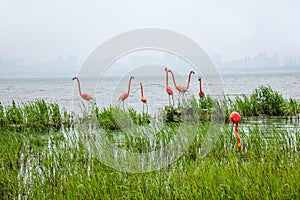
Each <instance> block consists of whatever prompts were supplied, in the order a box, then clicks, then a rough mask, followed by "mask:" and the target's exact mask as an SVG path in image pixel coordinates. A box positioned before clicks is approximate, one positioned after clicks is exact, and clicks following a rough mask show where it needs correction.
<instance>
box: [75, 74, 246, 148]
mask: <svg viewBox="0 0 300 200" xmlns="http://www.w3.org/2000/svg"><path fill="white" fill-rule="evenodd" d="M165 72H166V92H167V94H168V96H169V106H171V105H174V91H173V89H172V88H171V87H170V86H169V80H168V73H170V74H171V76H172V79H173V83H174V86H175V88H176V90H177V91H178V92H179V95H178V96H179V97H180V96H182V99H183V97H185V99H186V100H187V97H186V95H185V94H186V93H187V92H188V89H189V86H190V81H191V76H192V74H195V72H194V71H192V70H191V71H190V73H189V76H188V80H187V86H183V85H177V84H176V80H175V77H174V74H173V72H172V70H171V69H168V68H165ZM75 79H76V80H77V83H78V91H79V95H80V97H81V98H83V99H84V100H86V101H90V100H91V99H93V97H92V96H91V95H89V94H86V93H82V92H81V87H80V81H79V78H78V77H77V76H75V77H74V78H73V80H75ZM133 79H134V76H131V77H130V78H129V82H128V89H127V93H123V94H121V95H120V97H119V106H120V103H123V109H124V101H125V100H126V99H127V98H128V96H129V93H130V86H131V81H132V80H133ZM198 81H199V89H200V91H199V97H200V98H202V97H204V91H203V90H202V78H201V77H200V76H199V78H198ZM140 90H141V102H142V103H143V113H144V107H145V105H146V110H147V111H146V112H147V113H148V104H147V98H146V97H145V95H144V90H143V84H142V83H140ZM171 97H172V104H171ZM240 119H241V116H240V114H239V113H238V112H232V113H231V114H230V116H229V120H230V121H231V122H232V123H233V125H235V129H234V131H235V135H236V137H237V148H238V149H241V148H242V145H241V138H240V136H239V134H238V123H239V121H240Z"/></svg>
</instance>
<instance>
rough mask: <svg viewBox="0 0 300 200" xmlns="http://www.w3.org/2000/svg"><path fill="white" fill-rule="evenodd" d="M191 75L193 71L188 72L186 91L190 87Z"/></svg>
mask: <svg viewBox="0 0 300 200" xmlns="http://www.w3.org/2000/svg"><path fill="white" fill-rule="evenodd" d="M192 73H193V71H190V74H189V78H188V84H187V86H186V89H189V87H190V82H191V76H192Z"/></svg>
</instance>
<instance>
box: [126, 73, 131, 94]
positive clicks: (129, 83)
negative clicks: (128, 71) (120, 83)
mask: <svg viewBox="0 0 300 200" xmlns="http://www.w3.org/2000/svg"><path fill="white" fill-rule="evenodd" d="M131 80H132V77H130V79H129V82H128V92H127V94H128V95H129V92H130V85H131Z"/></svg>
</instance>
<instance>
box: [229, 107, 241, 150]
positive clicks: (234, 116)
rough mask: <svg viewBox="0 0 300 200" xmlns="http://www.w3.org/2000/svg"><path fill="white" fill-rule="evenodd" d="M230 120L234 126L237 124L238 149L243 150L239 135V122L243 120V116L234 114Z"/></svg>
mask: <svg viewBox="0 0 300 200" xmlns="http://www.w3.org/2000/svg"><path fill="white" fill-rule="evenodd" d="M229 120H230V121H232V122H233V124H235V135H236V137H237V148H238V149H241V148H242V145H241V138H240V136H239V133H238V124H239V121H240V120H241V116H240V114H239V113H238V112H232V113H231V114H230V116H229Z"/></svg>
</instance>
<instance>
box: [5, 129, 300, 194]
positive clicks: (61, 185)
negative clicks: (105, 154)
mask: <svg viewBox="0 0 300 200" xmlns="http://www.w3.org/2000/svg"><path fill="white" fill-rule="evenodd" d="M207 128H208V124H202V125H199V127H198V134H197V135H196V136H195V138H196V139H195V141H194V143H193V144H192V145H191V146H190V148H189V150H188V151H187V152H186V153H184V155H183V156H182V157H180V159H179V160H178V161H177V162H175V163H174V164H172V165H170V166H168V167H167V168H164V169H161V170H159V171H154V172H149V173H140V174H134V173H126V172H120V171H117V170H114V169H112V168H110V167H108V166H105V165H103V164H102V163H100V162H99V161H98V160H97V159H96V158H93V157H90V155H89V152H88V151H87V149H86V148H85V146H83V145H82V144H81V143H80V142H79V143H78V141H77V140H76V138H73V136H72V134H70V132H65V133H62V132H51V133H50V136H48V137H45V136H43V135H40V134H37V133H28V132H23V133H17V132H10V133H1V135H0V141H1V151H0V158H1V160H0V163H1V167H0V177H1V181H0V184H1V187H0V188H1V189H0V194H1V196H2V197H3V198H16V197H17V196H18V195H21V196H23V197H27V198H30V199H32V198H33V199H41V198H47V199H49V198H79V199H85V198H96V199H99V198H108V199H120V198H122V199H123V198H135V199H136V198H138V199H140V198H146V199H161V198H163V199H178V198H180V199H182V198H197V199H199V198H201V199H202V198H213V199H220V198H226V199H227V198H234V199H241V198H243V199H244V198H246V199H266V198H267V199H268V198H269V199H271V198H272V199H273V198H275V199H298V198H299V196H300V184H299V180H298V178H297V177H300V168H299V164H300V161H299V150H300V140H299V139H300V133H299V131H298V129H297V127H295V134H296V135H295V136H296V137H295V138H296V139H294V137H292V136H288V135H287V133H286V132H284V131H280V130H277V129H276V128H274V126H272V125H266V127H264V128H263V129H261V128H260V127H258V126H254V127H249V134H246V133H245V132H244V131H243V130H241V131H240V132H241V137H242V142H243V146H244V147H245V149H244V150H242V151H238V150H236V149H235V148H232V147H231V145H230V144H229V142H228V141H230V127H229V126H224V130H223V131H222V134H221V136H220V138H218V139H217V143H216V147H215V149H214V150H213V151H211V152H210V153H209V154H208V155H207V156H206V157H203V158H202V157H201V156H200V155H199V153H198V152H199V148H200V141H201V140H202V138H203V137H204V136H205V134H206V133H207ZM245 128H246V127H245ZM173 129H176V127H173ZM169 131H170V132H173V131H174V130H171V129H170V130H169ZM233 143H234V142H233ZM127 145H131V146H132V148H133V147H136V148H138V147H139V146H140V143H135V142H131V141H128V144H127ZM142 146H144V144H143V145H142ZM26 173H27V176H28V173H31V175H30V176H28V177H27V178H26Z"/></svg>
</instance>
